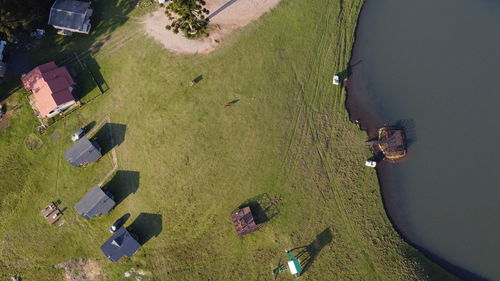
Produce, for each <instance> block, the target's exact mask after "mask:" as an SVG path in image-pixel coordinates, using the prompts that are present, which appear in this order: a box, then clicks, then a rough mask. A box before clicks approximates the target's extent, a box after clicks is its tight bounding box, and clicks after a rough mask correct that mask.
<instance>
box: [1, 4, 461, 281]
mask: <svg viewBox="0 0 500 281" xmlns="http://www.w3.org/2000/svg"><path fill="white" fill-rule="evenodd" d="M313 2H314V3H312V2H311V1H301V0H283V2H282V3H281V4H280V5H279V6H278V7H277V8H276V9H275V10H273V11H271V12H270V13H268V14H267V15H265V16H264V17H262V18H261V19H260V20H258V21H256V22H254V23H252V24H251V25H250V26H248V27H246V28H244V29H243V30H240V31H238V32H237V33H236V34H233V35H231V36H230V37H229V39H228V40H226V41H225V42H223V44H222V46H221V48H220V49H218V50H216V51H215V52H213V53H211V54H210V55H194V56H180V55H174V54H172V53H169V52H167V51H165V50H164V49H162V48H161V46H160V45H159V44H158V43H156V42H155V41H153V40H152V39H150V38H148V37H146V36H145V35H143V34H144V33H143V31H142V27H141V24H140V17H141V16H142V15H143V14H144V13H146V12H149V11H151V9H152V8H151V7H148V8H139V7H136V8H133V7H132V6H131V5H130V1H129V0H123V1H116V0H113V1H111V0H109V1H98V2H96V3H95V4H94V8H95V17H94V20H95V22H96V23H95V24H94V25H93V29H94V31H93V34H91V35H89V36H84V35H75V36H72V37H66V38H63V37H56V36H53V35H49V36H48V38H46V39H45V40H44V41H42V42H41V43H40V44H39V45H38V46H37V48H35V49H33V50H32V51H30V52H31V56H32V60H33V62H34V63H35V64H36V63H44V62H47V61H49V60H56V62H60V61H63V60H64V59H66V58H68V57H70V56H72V55H73V52H75V53H79V54H85V51H87V50H93V54H90V55H88V56H86V57H85V61H86V63H87V65H89V67H91V68H92V69H93V70H94V71H96V72H98V73H99V75H100V76H102V78H103V79H104V80H105V82H106V84H107V86H109V90H108V91H106V93H105V94H104V95H103V96H101V97H99V98H97V99H95V100H94V101H93V102H91V103H90V104H88V105H86V106H84V107H83V108H81V109H79V110H78V111H76V112H75V113H72V114H71V115H69V116H67V117H66V118H64V119H62V120H60V121H58V122H57V123H55V124H54V125H53V126H51V127H50V128H49V129H48V130H47V131H46V132H45V133H44V134H43V135H39V134H37V133H36V127H37V126H38V125H39V123H38V121H37V119H36V118H35V117H34V115H33V112H32V110H31V108H30V106H29V104H28V102H27V99H26V98H25V96H26V92H25V91H24V90H18V91H14V92H13V93H11V94H9V95H8V97H7V100H6V101H7V102H8V103H9V104H10V105H11V106H13V105H19V106H20V107H19V108H18V109H17V110H16V111H15V112H14V113H12V116H11V117H10V119H9V122H10V127H9V128H8V129H6V130H4V131H2V132H1V133H0V155H1V157H0V167H1V171H2V177H1V179H0V187H1V189H0V190H1V193H0V198H1V200H2V201H1V208H0V218H1V219H0V234H1V239H2V240H1V243H0V267H1V268H0V276H1V279H2V280H7V279H8V278H10V276H12V275H14V274H18V275H21V276H23V278H24V279H23V280H25V279H26V280H63V278H64V277H63V271H62V269H58V268H54V265H56V264H60V263H63V262H65V261H68V260H74V259H80V258H83V259H90V260H95V261H96V262H97V265H98V266H97V267H96V268H95V269H94V270H95V271H96V272H99V271H101V277H100V280H128V279H125V278H124V277H123V276H124V275H123V274H124V272H125V271H127V270H129V269H130V268H132V267H134V268H136V269H138V268H140V269H143V270H145V271H148V272H150V273H151V274H149V275H146V276H144V277H143V280H272V274H271V270H272V269H273V268H275V267H276V266H277V265H278V263H279V262H280V261H281V262H282V263H283V262H284V261H285V257H284V250H285V249H292V248H298V249H297V250H296V251H300V250H301V249H302V250H306V253H305V254H304V256H303V259H305V258H307V259H308V261H307V263H308V265H307V266H306V269H305V273H304V274H303V276H302V277H301V278H302V280H357V281H359V280H367V281H368V280H370V281H371V280H384V281H385V280H405V281H406V280H452V279H453V277H452V276H450V275H449V274H448V273H446V272H445V271H443V270H442V269H440V268H439V267H437V266H436V265H434V264H433V263H432V262H430V261H428V260H427V259H426V258H425V257H423V256H422V255H421V254H420V253H418V252H417V251H416V250H414V249H413V248H411V247H410V246H408V245H407V244H405V243H404V242H403V241H402V240H401V239H400V238H399V236H398V235H397V233H396V232H395V231H394V230H393V229H392V227H391V224H390V222H389V221H388V219H387V217H386V214H385V212H384V209H383V205H382V200H381V197H380V191H379V189H378V186H377V179H376V175H375V172H374V170H372V169H369V168H366V167H364V165H363V163H364V161H365V159H366V158H367V157H369V156H370V152H369V151H368V149H366V148H365V147H364V145H363V141H364V139H365V134H364V133H363V132H361V131H359V130H358V128H357V127H356V125H355V124H352V123H350V122H349V120H348V116H347V112H346V110H345V108H344V100H345V95H346V93H345V91H344V90H343V89H341V88H340V87H337V86H334V85H332V83H331V78H332V75H333V74H335V73H337V72H340V71H343V70H345V69H346V68H347V65H348V60H349V56H350V50H351V46H352V44H353V40H354V29H355V24H356V19H357V16H358V14H359V11H360V9H361V5H362V1H361V0H352V1H332V0H316V1H313ZM86 54H88V53H86ZM199 75H202V77H203V79H202V80H201V81H200V82H199V83H198V84H196V85H195V86H190V85H189V84H190V83H189V82H190V81H191V80H193V79H194V78H196V77H198V76H199ZM77 79H81V78H78V77H77ZM13 84H17V82H12V80H11V81H8V83H5V84H0V86H5V87H4V88H3V89H2V91H3V94H4V97H6V96H7V94H6V93H7V92H8V89H7V88H9V89H10V88H13V87H14V86H15V85H13ZM7 85H8V87H7ZM85 85H86V86H85V87H84V89H87V90H85V91H88V92H89V93H83V94H88V95H93V94H95V92H96V91H97V88H95V87H94V88H93V89H91V88H92V87H90V88H89V87H88V85H89V84H85ZM234 100H238V102H236V103H234V104H233V105H232V106H229V107H224V105H225V104H226V103H228V102H230V101H234ZM105 115H108V116H110V118H111V121H112V123H113V124H114V125H113V133H114V136H115V137H117V138H120V139H122V140H120V141H118V145H117V146H116V151H117V155H118V162H119V167H118V171H117V172H116V175H115V176H114V177H113V179H111V181H110V182H109V183H107V186H111V188H114V189H115V190H120V192H121V197H122V200H121V202H120V203H119V204H118V205H117V206H116V208H115V209H114V210H113V211H112V212H111V213H110V214H109V215H105V216H101V217H98V218H94V219H92V220H90V221H86V220H84V219H83V218H81V217H80V216H79V215H78V214H77V213H76V211H75V210H74V205H75V204H76V202H78V201H79V200H80V199H81V198H82V196H83V195H84V194H85V193H86V192H87V191H88V190H89V189H90V188H91V187H92V186H94V185H95V184H97V183H98V182H99V181H100V180H101V179H102V177H103V176H104V175H105V174H106V173H107V172H108V171H109V169H110V168H111V166H112V161H111V156H110V153H107V154H106V155H104V157H103V158H102V159H101V160H99V161H98V162H97V163H95V164H93V165H90V166H88V167H86V168H78V169H77V168H73V167H71V166H70V165H69V163H67V162H66V160H65V159H64V156H63V152H64V151H65V150H66V149H68V148H69V147H70V146H71V140H70V138H69V136H70V135H71V133H72V132H73V131H74V130H76V129H77V128H79V127H81V126H85V125H87V124H89V123H91V122H94V121H95V122H99V120H101V119H102V118H103V117H104V116H105ZM106 137H107V135H106V134H105V131H104V133H103V132H100V133H98V135H97V138H98V141H99V140H100V141H103V140H104V141H105V139H106ZM56 200H60V201H61V203H62V205H63V206H67V209H66V210H65V213H64V216H63V219H64V220H65V224H64V225H62V226H61V227H55V226H51V225H48V224H47V223H46V222H45V220H44V219H43V218H42V216H41V215H40V214H39V211H40V210H41V209H42V208H43V207H44V206H46V205H47V204H48V203H49V202H51V201H56ZM255 201H257V202H259V203H260V204H261V208H262V209H265V212H264V213H265V214H262V213H261V214H259V217H260V219H262V220H266V217H267V223H266V224H265V225H264V226H263V227H262V228H261V229H260V230H259V231H257V232H255V233H253V234H250V235H247V236H245V237H243V238H239V237H237V236H236V233H235V231H234V229H233V227H232V225H231V222H230V218H229V214H230V213H231V211H233V210H235V209H236V208H238V206H240V205H242V204H244V203H245V202H252V204H255V203H254V202H255ZM125 213H130V214H131V217H130V219H129V220H128V221H127V225H131V224H133V228H134V230H135V231H137V232H138V234H139V235H140V236H141V240H142V241H144V240H147V241H146V242H145V243H144V245H143V247H142V248H141V249H140V250H139V251H138V252H137V253H136V254H135V255H134V256H133V257H132V258H130V259H128V260H126V261H124V262H122V263H111V262H110V261H108V260H107V259H106V258H105V257H104V255H103V254H102V253H101V251H100V249H99V247H100V245H101V244H102V243H103V242H104V241H105V240H107V239H108V237H109V236H110V233H109V232H108V231H107V229H108V227H109V226H110V224H111V223H112V222H113V221H114V220H116V219H117V218H119V217H120V216H122V215H123V214H125ZM141 214H142V215H141ZM136 219H137V220H136ZM134 222H135V224H134ZM299 247H302V248H299ZM99 268H100V269H99ZM278 279H279V280H292V279H294V277H292V276H291V275H290V274H289V273H288V272H283V273H281V274H280V275H279V277H278Z"/></svg>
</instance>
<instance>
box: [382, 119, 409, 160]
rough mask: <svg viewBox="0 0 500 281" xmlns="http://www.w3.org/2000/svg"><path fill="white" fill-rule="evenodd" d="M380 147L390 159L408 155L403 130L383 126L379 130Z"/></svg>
mask: <svg viewBox="0 0 500 281" xmlns="http://www.w3.org/2000/svg"><path fill="white" fill-rule="evenodd" d="M378 147H379V148H380V151H382V153H383V154H384V156H385V157H386V158H387V159H389V160H393V161H394V160H399V159H401V158H403V157H405V156H406V136H405V133H404V131H403V130H400V129H396V128H392V127H383V128H380V129H379V130H378Z"/></svg>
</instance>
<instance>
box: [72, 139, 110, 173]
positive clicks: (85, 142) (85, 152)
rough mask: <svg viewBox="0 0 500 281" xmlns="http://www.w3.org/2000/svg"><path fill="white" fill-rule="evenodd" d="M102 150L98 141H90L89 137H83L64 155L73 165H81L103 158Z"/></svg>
mask: <svg viewBox="0 0 500 281" xmlns="http://www.w3.org/2000/svg"><path fill="white" fill-rule="evenodd" d="M100 150H101V149H100V147H99V145H98V144H97V143H95V142H92V141H90V140H89V139H88V138H87V137H82V138H81V139H79V140H78V141H77V142H76V143H75V144H74V145H73V146H72V147H70V148H69V149H68V150H66V152H64V156H65V157H66V160H68V162H69V163H70V164H71V165H72V166H74V167H80V166H82V165H84V164H87V163H93V162H95V161H97V160H98V159H99V158H101V156H102V155H101V151H100Z"/></svg>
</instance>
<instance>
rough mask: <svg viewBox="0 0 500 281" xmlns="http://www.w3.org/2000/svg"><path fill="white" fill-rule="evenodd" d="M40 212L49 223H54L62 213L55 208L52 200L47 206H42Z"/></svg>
mask: <svg viewBox="0 0 500 281" xmlns="http://www.w3.org/2000/svg"><path fill="white" fill-rule="evenodd" d="M40 213H41V214H42V216H43V217H44V218H45V220H46V221H47V222H48V223H49V224H54V223H55V222H57V221H58V220H59V218H61V217H62V215H63V213H62V212H61V210H59V208H57V206H56V204H55V203H54V202H51V203H50V204H49V205H48V206H47V207H45V208H43V209H42V210H41V211H40Z"/></svg>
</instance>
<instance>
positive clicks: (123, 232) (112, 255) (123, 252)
mask: <svg viewBox="0 0 500 281" xmlns="http://www.w3.org/2000/svg"><path fill="white" fill-rule="evenodd" d="M134 236H135V234H133V233H130V232H128V230H127V229H126V228H125V227H123V226H122V227H121V228H120V229H118V230H117V231H116V232H115V234H113V236H111V238H109V239H108V241H106V242H104V244H102V246H101V251H102V252H103V253H104V255H105V256H106V257H107V258H108V259H109V260H111V261H114V262H116V261H118V260H119V259H120V258H122V257H124V256H127V257H131V256H132V255H133V254H134V253H135V252H137V250H139V248H140V247H141V244H139V242H137V237H134Z"/></svg>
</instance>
